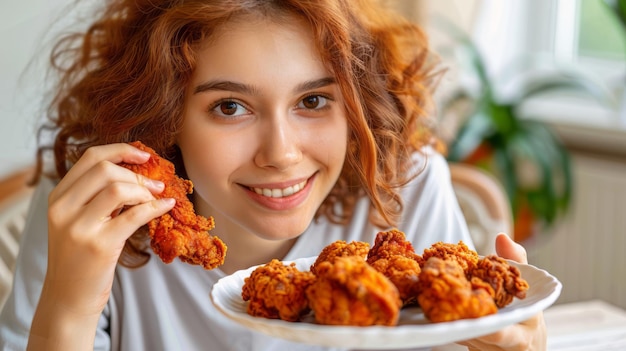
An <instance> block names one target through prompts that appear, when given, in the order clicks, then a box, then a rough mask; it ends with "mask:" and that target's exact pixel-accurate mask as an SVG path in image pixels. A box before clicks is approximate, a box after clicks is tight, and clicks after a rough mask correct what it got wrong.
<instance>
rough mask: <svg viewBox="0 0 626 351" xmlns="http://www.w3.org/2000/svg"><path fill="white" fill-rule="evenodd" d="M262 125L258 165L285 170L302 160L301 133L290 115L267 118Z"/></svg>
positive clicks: (255, 160) (257, 158)
mask: <svg viewBox="0 0 626 351" xmlns="http://www.w3.org/2000/svg"><path fill="white" fill-rule="evenodd" d="M262 125H263V127H262V128H261V136H260V139H261V142H260V146H259V149H258V150H257V153H256V155H255V158H254V162H255V163H256V165H257V166H259V167H263V168H275V169H278V170H284V169H287V168H289V167H291V166H293V165H295V164H297V163H299V162H300V161H301V160H302V150H301V146H302V145H301V140H300V133H298V128H297V126H295V125H294V124H293V121H290V119H289V117H281V118H271V119H266V120H264V122H263V123H262Z"/></svg>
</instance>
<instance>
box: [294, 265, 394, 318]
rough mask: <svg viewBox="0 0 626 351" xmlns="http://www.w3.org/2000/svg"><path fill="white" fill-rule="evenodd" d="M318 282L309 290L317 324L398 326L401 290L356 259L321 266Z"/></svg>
mask: <svg viewBox="0 0 626 351" xmlns="http://www.w3.org/2000/svg"><path fill="white" fill-rule="evenodd" d="M317 274H318V276H317V280H316V281H315V282H314V283H313V284H311V286H310V287H309V288H308V289H307V292H306V293H307V297H308V299H309V305H310V306H311V309H312V310H313V312H314V314H315V320H316V322H317V323H320V324H328V325H356V326H369V325H387V326H392V325H396V324H397V323H398V318H399V315H400V307H401V304H402V302H401V301H400V296H399V293H398V289H397V288H396V287H395V285H393V283H392V282H391V281H390V280H389V279H387V277H385V276H384V275H383V274H382V273H380V272H378V271H376V270H375V269H374V268H372V267H371V266H370V265H369V264H367V262H365V260H362V259H361V258H360V257H357V256H348V257H337V258H336V259H335V260H334V261H333V262H328V261H326V262H321V263H320V264H319V266H318V267H317Z"/></svg>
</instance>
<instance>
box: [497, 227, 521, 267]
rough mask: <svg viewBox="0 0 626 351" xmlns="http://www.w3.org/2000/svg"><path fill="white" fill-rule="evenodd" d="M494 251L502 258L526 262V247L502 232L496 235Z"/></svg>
mask: <svg viewBox="0 0 626 351" xmlns="http://www.w3.org/2000/svg"><path fill="white" fill-rule="evenodd" d="M496 252H497V253H498V256H500V257H502V258H506V259H509V260H513V261H515V262H519V263H523V264H527V263H528V258H527V256H526V249H524V247H523V246H522V245H520V244H518V243H516V242H515V241H513V239H511V238H510V237H509V236H508V235H506V234H504V233H500V234H498V236H497V237H496Z"/></svg>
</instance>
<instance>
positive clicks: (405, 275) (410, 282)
mask: <svg viewBox="0 0 626 351" xmlns="http://www.w3.org/2000/svg"><path fill="white" fill-rule="evenodd" d="M371 266H372V267H373V268H374V269H376V270H377V271H379V272H381V273H382V274H383V275H385V277H387V278H389V280H391V282H392V283H393V284H394V285H395V286H396V288H398V292H399V293H400V299H401V300H402V305H403V306H407V305H411V304H416V303H417V295H418V294H419V292H420V290H419V288H420V286H419V284H418V280H419V274H420V272H421V270H422V269H421V268H420V265H419V263H417V261H416V260H414V259H412V258H409V257H405V256H401V255H393V256H391V257H389V258H381V259H378V260H376V261H374V262H372V263H371Z"/></svg>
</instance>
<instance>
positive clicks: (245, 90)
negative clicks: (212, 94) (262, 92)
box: [193, 80, 258, 95]
mask: <svg viewBox="0 0 626 351" xmlns="http://www.w3.org/2000/svg"><path fill="white" fill-rule="evenodd" d="M211 90H220V91H232V92H236V93H242V94H248V95H256V94H258V89H256V88H255V87H253V86H251V85H247V84H242V83H237V82H233V81H229V80H211V81H208V82H204V83H202V84H200V85H198V86H196V88H195V89H194V90H193V93H194V94H199V93H203V92H205V91H211Z"/></svg>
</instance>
